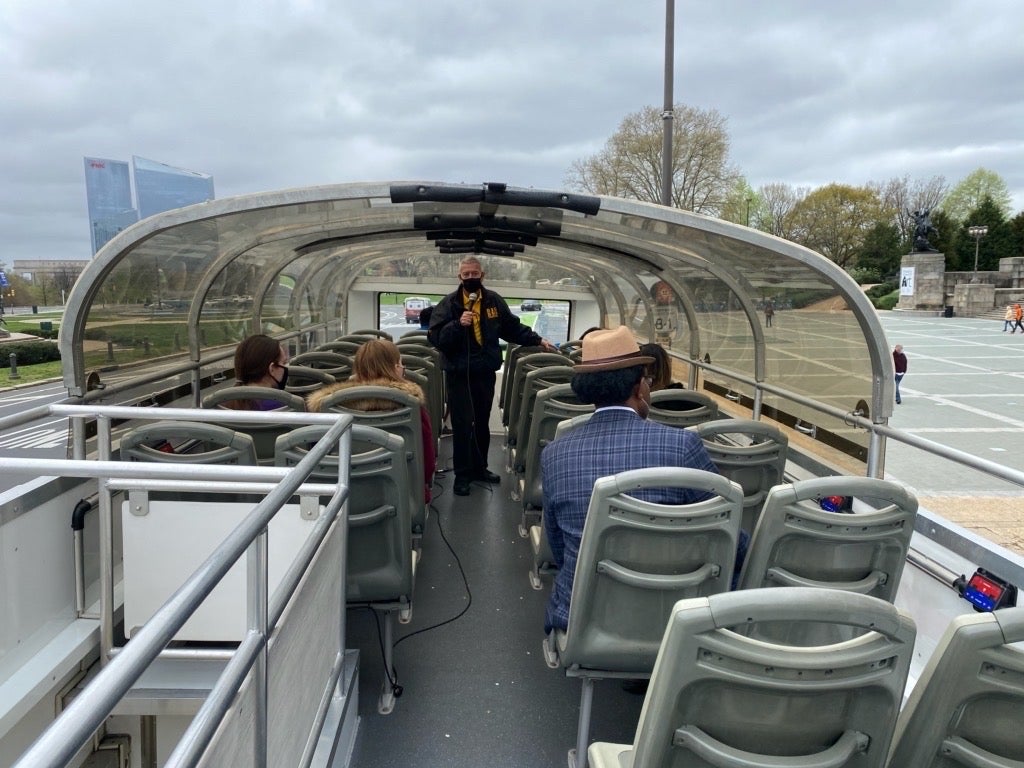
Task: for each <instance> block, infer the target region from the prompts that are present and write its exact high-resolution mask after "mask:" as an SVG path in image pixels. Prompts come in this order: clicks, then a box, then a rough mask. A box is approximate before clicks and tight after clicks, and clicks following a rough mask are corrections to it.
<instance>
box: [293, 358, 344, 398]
mask: <svg viewBox="0 0 1024 768" xmlns="http://www.w3.org/2000/svg"><path fill="white" fill-rule="evenodd" d="M336 381H337V379H335V378H334V376H332V375H331V374H330V373H328V372H327V371H324V370H321V369H319V368H308V367H306V366H304V365H289V366H288V385H287V386H286V387H285V392H291V393H292V394H293V395H299V397H304V396H305V395H308V394H309V393H310V392H315V391H316V390H318V389H320V387H324V386H327V385H328V384H334V383H335V382H336Z"/></svg>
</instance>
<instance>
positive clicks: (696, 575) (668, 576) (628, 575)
mask: <svg viewBox="0 0 1024 768" xmlns="http://www.w3.org/2000/svg"><path fill="white" fill-rule="evenodd" d="M721 571H722V569H721V568H720V567H719V566H718V565H717V564H716V563H704V565H702V566H700V567H699V568H697V569H696V570H695V571H690V573H642V572H640V571H634V570H633V569H632V568H626V567H625V566H622V565H619V564H618V563H616V562H615V561H614V560H601V561H599V562H598V564H597V572H598V573H602V574H604V575H605V576H610V577H611V578H612V579H614V580H615V581H618V582H620V583H622V584H626V585H627V586H630V587H638V588H640V589H665V590H668V589H682V588H686V587H696V586H698V585H700V584H703V583H704V582H705V581H709V580H711V579H714V578H717V577H718V574H719V573H721Z"/></svg>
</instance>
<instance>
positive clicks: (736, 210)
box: [718, 178, 759, 227]
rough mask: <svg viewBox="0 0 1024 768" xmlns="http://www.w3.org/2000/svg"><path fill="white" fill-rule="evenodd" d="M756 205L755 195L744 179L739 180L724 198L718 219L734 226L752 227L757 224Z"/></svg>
mask: <svg viewBox="0 0 1024 768" xmlns="http://www.w3.org/2000/svg"><path fill="white" fill-rule="evenodd" d="M758 203H759V200H758V197H757V193H756V192H754V190H753V189H751V187H750V185H749V184H747V180H746V179H743V178H741V179H740V180H739V181H737V182H736V185H735V186H734V187H733V189H732V191H731V192H730V193H729V196H728V197H726V199H725V205H723V206H722V210H721V212H720V213H719V215H718V217H719V218H720V219H725V220H726V221H731V222H733V223H734V224H743V225H744V226H748V227H753V226H755V224H756V222H757V208H758Z"/></svg>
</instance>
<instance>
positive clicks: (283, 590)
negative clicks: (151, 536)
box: [0, 404, 352, 768]
mask: <svg viewBox="0 0 1024 768" xmlns="http://www.w3.org/2000/svg"><path fill="white" fill-rule="evenodd" d="M39 415H48V416H66V417H68V418H70V419H71V420H72V421H73V422H74V421H76V420H78V421H84V420H89V419H95V420H96V422H97V426H98V435H99V454H100V455H99V458H100V461H85V460H80V459H70V460H53V459H4V464H5V467H8V468H10V470H11V471H15V472H35V473H38V474H41V475H54V474H59V475H62V476H66V477H79V478H96V479H97V480H98V485H99V493H98V502H99V513H100V518H99V527H100V561H101V567H100V587H101V593H100V604H101V607H100V614H101V632H100V635H101V648H102V651H103V655H102V657H101V658H103V659H105V660H107V659H109V661H108V663H106V665H105V667H104V668H103V669H102V671H101V672H100V673H99V674H98V675H97V677H96V678H95V679H94V680H93V681H92V682H91V683H90V684H89V685H88V686H86V687H85V688H84V689H83V690H82V691H81V692H80V693H79V694H78V695H77V696H76V697H75V698H74V700H73V701H72V702H71V704H70V705H69V706H68V707H67V708H66V709H65V710H64V711H63V713H62V714H61V715H60V717H58V718H57V720H55V721H54V723H52V724H51V726H50V727H49V728H48V729H47V730H46V731H45V732H44V733H43V734H42V735H41V736H40V737H39V739H37V741H36V742H35V743H34V744H33V745H32V747H30V748H29V750H28V751H27V752H26V753H25V754H24V755H23V756H22V757H21V759H20V760H19V761H18V762H17V763H16V764H15V765H16V766H17V768H29V767H31V768H35V767H36V766H62V765H65V764H66V763H67V761H68V760H70V759H71V758H72V757H73V756H74V755H75V754H76V753H77V752H78V750H79V749H80V748H81V747H82V746H83V745H85V744H86V743H87V742H88V741H89V739H90V738H91V737H92V736H93V734H94V733H95V732H96V731H97V729H99V728H100V727H101V726H102V724H103V722H104V721H105V720H106V718H107V717H108V715H109V714H110V713H111V712H113V711H114V709H115V707H116V706H117V704H118V702H119V701H120V700H121V698H122V697H123V696H124V695H125V694H126V693H127V692H128V691H129V690H130V689H131V688H132V686H133V685H134V684H135V683H136V681H137V680H138V679H139V677H140V676H141V675H142V674H143V672H145V671H146V670H147V668H149V667H150V665H151V664H152V663H153V662H154V661H155V660H156V659H158V658H159V657H161V656H163V657H165V658H175V657H176V656H177V655H178V654H179V653H180V652H177V651H175V650H173V649H172V650H169V651H168V650H165V648H166V646H167V645H168V643H170V642H171V640H172V639H173V638H174V637H175V635H176V634H177V633H178V632H179V630H181V628H182V627H183V626H184V625H185V623H186V622H187V621H188V620H189V618H190V617H191V616H192V615H193V613H194V612H195V611H196V610H197V608H199V606H200V605H201V604H202V603H203V601H204V600H205V599H206V598H207V597H208V596H209V595H210V594H211V592H212V591H213V590H214V588H215V587H216V586H217V585H218V584H219V583H220V582H221V580H222V579H223V577H224V576H225V575H226V574H227V573H228V572H229V570H231V569H232V567H233V566H234V564H235V563H236V562H237V561H239V559H240V558H241V556H242V555H243V554H245V555H246V563H245V573H246V579H245V580H246V589H245V592H246V595H245V599H246V606H247V607H246V616H247V618H246V622H247V627H246V631H245V635H244V637H243V638H242V640H241V642H240V643H239V644H238V647H237V648H236V649H235V650H234V651H233V652H231V653H230V654H229V660H228V663H227V665H226V667H225V668H224V669H223V671H222V672H221V674H220V676H219V678H218V679H217V681H216V683H215V684H214V685H213V687H212V690H210V692H209V694H208V695H207V697H206V699H205V702H204V703H203V705H202V707H201V708H200V709H199V712H198V713H197V714H196V715H195V717H194V718H193V720H192V723H191V725H190V727H189V728H188V730H187V731H186V733H185V734H184V736H183V738H182V739H181V741H180V742H179V743H178V745H177V748H176V749H175V750H174V752H173V753H172V754H171V756H170V758H169V759H168V760H167V762H166V763H165V765H168V766H194V765H197V764H198V763H199V761H200V760H201V759H202V757H203V755H204V752H205V751H206V750H207V748H208V747H209V746H210V745H211V740H212V739H213V738H214V734H215V732H217V730H218V728H219V727H220V726H221V724H222V722H223V721H224V720H225V716H226V715H227V713H228V712H229V709H230V705H231V703H232V702H233V701H234V700H235V699H236V696H237V695H239V693H240V691H242V690H243V688H244V689H245V690H246V691H247V693H248V695H250V696H251V697H252V703H253V706H252V716H251V717H252V720H251V722H247V723H245V724H240V729H239V730H240V731H241V732H245V731H246V730H248V732H250V733H251V734H252V741H251V744H250V745H249V746H248V747H247V750H251V751H247V754H251V755H252V764H253V765H256V766H266V765H267V764H268V675H267V654H268V644H269V639H270V638H271V636H272V635H275V633H276V632H278V630H279V629H280V628H281V627H282V626H283V623H282V622H283V617H284V616H285V615H286V611H292V610H295V604H294V603H293V604H289V600H290V599H291V598H292V597H293V596H294V595H296V594H297V590H298V589H299V588H300V585H301V584H302V583H303V578H304V577H305V576H306V575H307V573H308V572H309V571H310V568H311V564H313V563H314V559H316V561H317V562H320V560H322V559H323V558H322V557H318V550H320V549H321V547H322V546H325V541H326V540H328V537H329V536H330V540H331V542H332V546H333V550H332V553H333V554H334V555H337V557H333V556H332V557H330V558H328V560H329V561H331V562H334V561H336V562H337V570H336V571H335V572H334V573H333V574H332V580H333V579H334V578H335V577H336V578H337V581H338V584H337V585H336V587H335V589H334V592H332V593H331V594H333V595H335V596H336V598H337V599H336V600H335V602H337V603H338V605H337V606H336V608H337V613H336V616H337V626H336V631H337V637H336V642H335V646H336V647H335V648H334V649H333V650H332V652H333V653H334V654H335V658H334V659H333V660H330V659H328V661H329V662H331V663H330V672H329V674H328V675H326V678H327V679H326V682H325V683H324V685H325V687H324V693H322V694H321V695H320V698H319V699H318V700H314V701H313V702H312V706H311V707H310V710H311V711H313V712H314V714H313V720H314V722H313V723H312V724H311V725H310V726H309V729H308V730H307V731H306V733H307V734H310V736H309V737H308V738H307V739H306V740H305V742H304V743H300V744H298V745H297V746H295V747H294V748H293V751H294V753H295V754H296V755H298V754H299V753H301V759H300V758H299V757H296V758H295V759H294V760H293V761H291V762H293V764H297V765H298V764H301V765H308V764H309V760H310V759H311V758H312V755H313V752H314V750H315V749H316V746H317V741H318V738H317V736H318V734H319V731H320V728H321V727H322V725H323V722H324V720H325V718H326V716H327V711H328V708H329V705H330V700H331V695H330V694H331V692H333V691H334V690H335V686H336V685H337V682H338V679H339V677H340V676H341V673H342V669H343V665H344V660H343V657H344V637H345V623H344V616H345V612H344V595H345V588H344V573H345V568H344V553H345V542H346V540H347V520H346V513H345V509H346V506H345V501H346V499H347V497H348V488H349V462H348V461H347V460H345V459H346V457H349V456H350V455H351V429H350V428H351V424H352V420H351V417H350V416H342V415H321V414H302V413H274V414H273V415H271V414H268V413H264V412H246V411H219V412H218V414H217V420H218V421H219V422H222V423H236V424H252V423H260V422H265V421H266V420H267V419H268V418H273V419H274V420H275V421H279V422H284V423H289V424H294V425H295V426H300V425H304V424H324V425H328V426H329V429H328V431H327V432H326V434H325V435H324V437H323V438H322V439H321V440H319V441H318V442H317V443H316V445H315V446H313V447H312V449H311V450H310V451H309V454H308V455H307V456H306V457H305V458H304V459H303V460H302V461H301V462H300V463H299V464H298V465H297V466H296V467H294V468H292V469H283V468H282V469H279V468H272V467H245V466H238V465H233V466H203V465H188V466H184V467H182V466H177V465H172V464H164V463H148V462H123V461H113V460H112V459H111V456H112V445H111V423H112V422H113V421H115V420H122V419H126V420H127V419H132V420H139V419H159V420H162V421H164V420H183V421H202V420H207V419H209V415H210V414H209V411H199V410H192V409H172V408H159V409H142V408H128V407H119V406H109V407H102V406H100V407H97V406H74V405H64V404H55V405H50V406H44V407H42V408H39V409H34V411H33V412H29V413H27V414H22V415H21V416H20V418H17V419H5V420H0V429H2V428H3V427H4V426H10V422H12V421H13V422H19V421H23V420H24V419H25V417H26V416H27V417H29V418H30V419H31V418H32V417H33V416H36V417H38V416H39ZM332 451H337V453H338V455H339V457H341V460H340V461H339V462H338V481H337V483H336V484H330V483H326V484H325V483H308V482H306V479H307V478H308V476H309V474H310V472H311V471H312V470H313V469H314V468H315V467H316V466H317V464H318V463H320V461H321V460H322V459H323V458H324V457H325V456H326V455H327V454H328V453H329V452H332ZM133 490H135V491H138V490H145V491H149V492H156V491H161V490H171V491H175V492H182V491H185V492H187V491H196V492H202V493H206V494H209V493H211V492H225V493H236V494H237V493H241V494H259V495H263V498H262V500H261V501H259V502H258V503H257V504H256V505H255V506H254V508H253V509H252V511H251V512H249V513H248V514H247V515H246V516H245V518H244V520H243V521H242V522H241V523H240V524H239V525H238V526H237V527H236V528H235V529H234V530H233V531H231V533H230V534H228V536H227V537H226V538H225V539H224V540H223V542H221V543H220V544H219V545H218V546H217V547H216V549H215V550H214V551H213V553H212V554H211V555H210V556H209V557H208V558H207V559H206V560H205V561H204V562H203V563H202V565H200V566H199V568H197V569H196V570H195V572H194V573H193V574H192V575H191V576H190V577H189V578H188V579H187V580H186V581H185V582H184V584H182V585H181V587H180V588H178V589H177V591H176V592H175V593H174V594H173V595H172V596H171V598H170V599H168V600H167V602H166V603H164V605H163V606H162V607H161V608H159V609H158V610H157V611H156V612H155V613H154V614H153V615H152V617H151V618H150V619H149V620H148V621H146V623H145V624H144V625H143V626H142V628H141V629H140V630H138V632H136V633H135V634H134V635H133V637H132V639H131V641H130V642H128V643H127V644H126V645H125V646H123V647H122V648H119V649H114V648H113V630H114V627H113V615H114V609H115V606H114V593H113V586H114V584H113V571H114V569H113V565H114V564H113V541H112V535H113V534H112V532H113V525H112V523H113V498H114V496H115V495H116V494H119V493H123V492H126V491H129V492H130V491H133ZM295 496H298V497H299V498H300V500H302V499H304V498H306V499H311V500H312V501H316V500H317V498H320V499H322V498H327V499H328V501H327V503H326V505H325V506H324V508H323V511H322V512H320V514H319V517H318V518H317V519H316V522H315V524H314V525H313V528H312V530H311V532H310V533H309V535H308V537H307V538H306V540H305V542H304V544H303V545H302V547H301V549H300V551H299V552H298V554H297V555H296V556H295V557H294V559H293V561H292V563H291V564H290V566H289V567H288V568H287V570H286V572H285V574H284V576H283V577H282V578H281V580H280V583H279V586H278V588H277V589H276V591H275V593H274V596H273V597H272V596H271V595H270V594H269V589H268V530H267V529H268V525H269V524H270V522H271V520H272V519H273V518H274V516H275V515H276V514H277V513H278V512H279V511H280V510H281V508H282V507H283V505H285V503H286V502H288V501H289V499H291V498H293V497H295ZM339 589H340V592H339V591H338V590H339ZM281 642H282V644H283V642H284V641H281ZM317 642H318V643H324V637H323V636H321V637H319V638H318V641H317ZM275 647H276V644H275ZM115 651H116V652H115ZM188 653H189V654H190V655H194V654H195V651H193V650H191V649H189V651H188ZM213 653H214V654H216V653H217V652H213ZM210 658H213V656H211V657H210ZM293 741H294V739H293Z"/></svg>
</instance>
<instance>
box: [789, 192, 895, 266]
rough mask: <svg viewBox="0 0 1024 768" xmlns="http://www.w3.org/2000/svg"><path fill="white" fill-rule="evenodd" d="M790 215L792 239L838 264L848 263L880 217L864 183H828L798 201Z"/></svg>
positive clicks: (878, 206) (876, 201)
mask: <svg viewBox="0 0 1024 768" xmlns="http://www.w3.org/2000/svg"><path fill="white" fill-rule="evenodd" d="M792 216H793V223H794V235H795V237H794V238H793V239H795V240H796V241H797V242H799V243H801V244H802V245H806V246H807V247H808V248H812V249H813V250H815V251H818V253H820V254H822V255H823V256H825V257H827V258H829V259H831V260H832V261H834V262H835V263H836V264H838V265H839V266H841V267H850V266H853V262H854V259H855V258H856V256H857V254H858V253H859V252H860V251H861V250H862V249H863V247H864V241H865V238H866V237H867V233H868V232H869V231H870V230H871V228H872V227H874V226H875V224H876V223H877V222H878V221H879V220H880V219H881V218H882V205H881V203H880V201H879V199H878V195H877V194H876V193H875V192H874V190H871V189H868V188H867V187H851V186H848V185H845V184H828V185H826V186H824V187H819V188H818V189H816V190H814V191H813V192H811V193H810V194H809V195H807V197H805V198H804V199H803V200H802V201H800V203H798V204H797V205H796V207H795V208H794V209H793V214H792Z"/></svg>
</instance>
